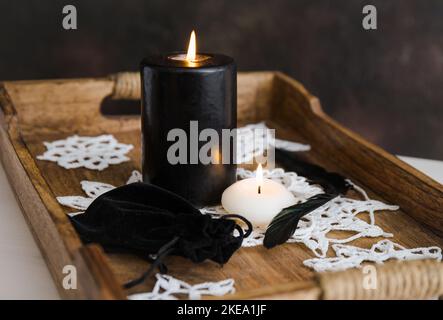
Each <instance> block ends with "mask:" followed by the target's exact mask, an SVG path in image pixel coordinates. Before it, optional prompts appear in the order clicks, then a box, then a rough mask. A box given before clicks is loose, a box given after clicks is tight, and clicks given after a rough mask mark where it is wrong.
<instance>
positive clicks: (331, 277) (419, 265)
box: [317, 260, 443, 300]
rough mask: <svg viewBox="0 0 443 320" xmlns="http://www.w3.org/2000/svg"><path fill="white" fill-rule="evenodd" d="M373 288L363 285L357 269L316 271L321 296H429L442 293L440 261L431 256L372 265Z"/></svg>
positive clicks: (380, 298) (338, 297) (421, 297)
mask: <svg viewBox="0 0 443 320" xmlns="http://www.w3.org/2000/svg"><path fill="white" fill-rule="evenodd" d="M375 268H376V272H377V273H376V274H377V289H364V288H363V283H364V277H366V276H367V275H366V274H363V272H362V270H361V269H352V270H348V271H342V272H337V273H322V274H318V275H317V283H318V285H319V287H320V288H321V292H322V293H321V297H320V298H322V299H328V300H329V299H347V300H349V299H352V300H362V299H376V300H389V299H429V298H433V297H439V296H441V295H443V264H442V263H441V262H438V261H434V260H419V261H401V262H398V261H393V262H389V263H386V264H384V265H376V266H375Z"/></svg>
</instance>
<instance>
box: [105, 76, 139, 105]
mask: <svg viewBox="0 0 443 320" xmlns="http://www.w3.org/2000/svg"><path fill="white" fill-rule="evenodd" d="M110 79H111V80H112V81H113V82H114V87H113V89H112V93H111V98H112V99H128V100H138V99H140V96H141V84H140V74H139V73H138V72H119V73H115V74H113V75H111V76H110Z"/></svg>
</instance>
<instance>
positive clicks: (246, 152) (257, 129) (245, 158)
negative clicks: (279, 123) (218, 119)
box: [237, 122, 311, 164]
mask: <svg viewBox="0 0 443 320" xmlns="http://www.w3.org/2000/svg"><path fill="white" fill-rule="evenodd" d="M272 147H275V148H277V149H282V150H287V151H292V152H297V151H309V150H310V149H311V147H310V146H309V145H307V144H302V143H298V142H293V141H288V140H281V139H276V138H275V136H274V134H273V131H272V130H271V129H270V128H268V127H267V126H266V124H265V123H264V122H259V123H254V124H249V125H246V126H244V127H240V128H238V129H237V163H239V164H241V163H251V162H252V161H253V159H254V158H257V157H259V156H261V155H262V154H263V153H264V152H265V151H266V150H269V148H272Z"/></svg>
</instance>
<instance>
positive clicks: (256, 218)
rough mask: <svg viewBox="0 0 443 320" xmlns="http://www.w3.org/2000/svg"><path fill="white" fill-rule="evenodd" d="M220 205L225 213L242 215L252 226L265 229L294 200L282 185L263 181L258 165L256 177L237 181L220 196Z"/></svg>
mask: <svg viewBox="0 0 443 320" xmlns="http://www.w3.org/2000/svg"><path fill="white" fill-rule="evenodd" d="M221 203H222V206H223V208H224V209H225V210H226V211H227V212H229V213H232V214H239V215H242V216H243V217H245V218H246V219H248V220H249V221H250V222H251V223H252V224H253V225H254V226H261V227H265V226H267V225H269V223H270V222H271V220H272V219H273V218H274V217H275V216H276V215H277V214H278V213H279V212H280V211H281V210H282V209H283V208H286V207H289V206H292V205H294V204H295V203H296V200H295V197H294V196H293V195H292V193H291V192H289V191H288V190H287V189H286V188H285V187H284V186H283V185H282V184H280V183H278V182H275V181H272V180H270V179H263V171H262V168H261V165H259V167H258V168H257V171H256V177H255V178H249V179H244V180H240V181H237V182H236V183H234V184H233V185H231V186H230V187H228V188H227V189H226V190H225V191H224V192H223V194H222V199H221Z"/></svg>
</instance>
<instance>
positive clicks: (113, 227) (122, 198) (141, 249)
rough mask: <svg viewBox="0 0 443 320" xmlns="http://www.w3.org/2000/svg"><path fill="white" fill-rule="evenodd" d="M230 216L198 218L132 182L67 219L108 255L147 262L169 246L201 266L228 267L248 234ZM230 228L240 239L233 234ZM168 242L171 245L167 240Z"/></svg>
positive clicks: (158, 191) (181, 202) (176, 199)
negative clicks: (127, 255) (119, 254)
mask: <svg viewBox="0 0 443 320" xmlns="http://www.w3.org/2000/svg"><path fill="white" fill-rule="evenodd" d="M230 218H240V219H242V220H243V221H245V222H246V224H247V225H248V227H249V229H251V228H250V223H249V222H248V221H247V220H246V219H244V218H243V217H239V216H232V215H228V216H226V217H223V218H217V219H216V218H213V217H211V216H209V215H204V214H202V213H201V212H200V211H199V210H198V209H197V208H195V207H194V206H193V205H192V204H191V203H189V202H188V201H186V200H185V199H183V198H181V197H180V196H178V195H176V194H174V193H171V192H169V191H167V190H164V189H162V188H160V187H157V186H155V185H151V184H146V183H133V184H129V185H125V186H122V187H118V188H115V189H113V190H111V191H109V192H106V193H105V194H102V195H101V196H99V197H98V198H97V199H95V200H94V202H93V203H92V204H91V205H90V206H89V207H88V209H87V210H86V212H85V213H84V214H80V215H76V216H74V217H71V221H72V223H73V225H74V227H75V229H76V230H77V232H78V233H79V235H80V237H81V239H82V241H83V242H85V243H92V242H93V243H99V244H101V245H102V246H103V248H104V249H105V250H106V251H113V252H115V251H117V252H131V253H136V254H139V255H142V256H144V257H146V258H148V257H149V255H152V254H158V252H159V250H160V249H161V248H162V247H163V246H165V245H168V244H169V243H171V245H168V247H169V246H172V247H171V248H169V251H168V253H169V254H172V255H179V256H183V257H185V258H189V259H190V260H192V261H193V262H196V263H199V262H203V261H205V260H206V259H209V260H212V261H215V262H217V263H220V264H224V263H226V262H227V261H228V260H229V258H230V257H231V256H232V254H233V253H234V252H235V251H236V250H237V249H239V248H240V247H241V244H242V241H243V238H244V237H245V236H248V235H249V234H250V232H251V230H248V231H247V232H246V234H245V233H244V232H243V230H242V229H241V228H240V226H239V225H237V224H236V222H235V221H234V220H231V219H230ZM234 230H238V232H239V235H237V236H234ZM171 241H172V242H171Z"/></svg>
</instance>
